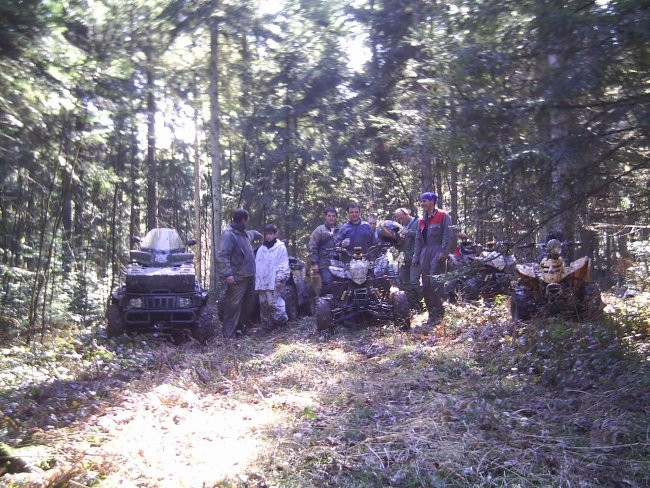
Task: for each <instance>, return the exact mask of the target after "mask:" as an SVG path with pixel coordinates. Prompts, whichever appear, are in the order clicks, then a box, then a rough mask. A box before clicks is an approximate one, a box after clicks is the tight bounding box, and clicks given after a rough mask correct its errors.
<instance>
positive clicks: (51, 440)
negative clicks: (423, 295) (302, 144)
mask: <svg viewBox="0 0 650 488" xmlns="http://www.w3.org/2000/svg"><path fill="white" fill-rule="evenodd" d="M626 306H627V305H621V304H617V305H615V306H611V305H610V307H609V308H610V312H611V313H610V315H609V318H608V319H607V320H605V321H601V322H600V323H571V322H562V321H557V320H555V321H545V320H539V321H535V322H532V323H530V324H523V323H517V322H513V321H511V320H510V318H509V315H508V313H507V304H506V303H501V302H497V303H496V304H493V305H491V306H487V305H481V304H478V305H460V306H450V307H449V309H448V314H447V318H446V319H445V322H444V326H440V327H438V328H436V329H429V328H426V327H424V326H423V325H422V324H423V322H424V320H425V318H426V314H422V315H418V316H415V317H414V318H413V323H412V328H411V330H410V331H408V332H403V331H400V330H398V329H395V328H394V327H392V326H390V325H388V326H383V327H380V326H370V327H359V328H354V329H350V328H342V329H339V330H337V331H335V332H334V333H332V334H319V333H316V331H315V324H314V321H313V318H311V317H305V318H303V319H300V320H299V321H297V322H292V323H290V324H289V325H288V326H287V327H285V328H283V329H281V330H278V331H275V332H273V333H272V334H269V335H256V334H251V335H249V336H246V337H244V338H243V339H240V340H236V341H230V340H225V339H222V338H216V339H215V340H214V341H212V342H211V343H210V344H208V345H200V344H197V343H188V344H184V345H180V346H178V345H174V344H173V343H172V342H170V341H169V340H167V339H166V338H164V337H155V336H151V335H147V336H136V337H121V338H118V339H117V340H109V339H107V338H106V337H105V336H104V335H103V333H102V331H101V330H99V331H98V330H96V329H89V330H85V331H79V332H77V333H74V334H72V333H69V334H58V335H57V336H56V337H52V338H48V339H46V340H45V341H43V343H37V344H32V345H31V346H24V345H14V346H7V347H5V348H4V349H2V350H1V351H0V420H1V422H0V440H1V441H2V443H0V449H2V450H4V451H5V452H4V453H0V455H2V456H3V457H2V458H0V461H1V460H2V459H4V460H5V463H4V467H3V464H2V462H0V486H30V487H36V486H72V487H80V486H102V487H118V486H123V487H130V486H133V487H204V486H205V487H212V486H227V487H235V486H236V487H276V486H284V487H312V486H313V487H321V486H331V487H366V486H372V487H374V486H376V487H387V486H392V487H416V486H422V487H446V486H452V487H453V486H459V487H460V486H477V487H493V486H494V487H497V486H518V487H529V486H530V487H533V486H535V487H537V486H540V487H541V486H566V487H592V486H603V487H604V486H607V487H612V486H619V487H645V486H650V374H648V373H649V369H650V368H649V367H648V366H649V364H650V361H649V359H650V357H649V356H650V341H649V339H648V322H647V318H643V319H642V321H641V322H639V321H638V320H637V318H635V317H636V315H630V314H627V315H626V314H625V307H626ZM614 309H616V310H615V312H612V310H614Z"/></svg>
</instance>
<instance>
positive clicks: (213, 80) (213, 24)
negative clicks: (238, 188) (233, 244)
mask: <svg viewBox="0 0 650 488" xmlns="http://www.w3.org/2000/svg"><path fill="white" fill-rule="evenodd" d="M214 7H215V10H218V8H219V1H218V0H215V2H214ZM219 115H220V113H219V19H218V17H217V16H212V17H211V20H210V160H211V165H212V180H211V183H212V255H211V258H210V293H211V294H212V296H213V298H215V299H216V297H217V296H218V293H219V285H218V282H217V269H216V257H217V251H218V250H219V242H220V240H221V221H222V212H223V211H222V208H221V148H220V145H219V137H220V134H221V126H220V122H219Z"/></svg>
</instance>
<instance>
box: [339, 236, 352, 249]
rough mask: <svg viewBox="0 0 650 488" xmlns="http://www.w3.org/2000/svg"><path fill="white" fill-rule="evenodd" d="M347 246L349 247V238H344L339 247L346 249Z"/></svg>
mask: <svg viewBox="0 0 650 488" xmlns="http://www.w3.org/2000/svg"><path fill="white" fill-rule="evenodd" d="M349 245H350V238H349V237H346V238H345V239H343V240H342V241H341V246H343V247H348V246H349Z"/></svg>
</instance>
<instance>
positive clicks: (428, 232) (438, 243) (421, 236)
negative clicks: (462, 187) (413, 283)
mask: <svg viewBox="0 0 650 488" xmlns="http://www.w3.org/2000/svg"><path fill="white" fill-rule="evenodd" d="M450 250H451V218H450V217H449V215H447V213H446V212H443V211H442V210H436V211H435V212H434V213H433V215H431V216H426V215H425V217H424V218H423V219H420V220H419V221H418V231H417V233H416V236H415V250H414V253H413V261H414V262H416V263H417V262H419V264H420V266H422V271H423V272H426V273H428V274H439V273H442V272H443V271H444V260H445V258H446V256H447V255H448V254H449V252H450Z"/></svg>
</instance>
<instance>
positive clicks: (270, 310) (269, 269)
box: [255, 224, 290, 330]
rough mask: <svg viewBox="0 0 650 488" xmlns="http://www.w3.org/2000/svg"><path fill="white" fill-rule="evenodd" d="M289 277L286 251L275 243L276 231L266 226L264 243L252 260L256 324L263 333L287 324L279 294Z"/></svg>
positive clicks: (276, 240)
mask: <svg viewBox="0 0 650 488" xmlns="http://www.w3.org/2000/svg"><path fill="white" fill-rule="evenodd" d="M289 273H290V270H289V255H288V254H287V248H286V246H285V245H284V243H283V242H282V241H279V240H278V228H277V227H276V226H275V225H273V224H267V226H266V227H265V228H264V243H263V244H262V245H261V246H260V247H259V249H258V250H257V256H256V257H255V290H256V291H258V292H259V297H260V322H261V326H262V328H263V329H265V330H273V329H275V328H276V327H278V326H281V325H285V324H286V323H287V321H288V317H287V311H286V307H285V304H284V300H283V299H282V295H281V293H282V291H283V290H284V284H285V282H286V281H287V279H288V278H289Z"/></svg>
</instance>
